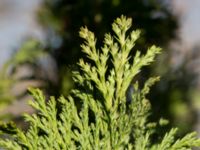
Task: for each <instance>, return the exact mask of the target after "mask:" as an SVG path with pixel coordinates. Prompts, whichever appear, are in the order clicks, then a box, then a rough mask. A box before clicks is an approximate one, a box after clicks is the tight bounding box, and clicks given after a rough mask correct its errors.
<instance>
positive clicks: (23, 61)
mask: <svg viewBox="0 0 200 150" xmlns="http://www.w3.org/2000/svg"><path fill="white" fill-rule="evenodd" d="M46 54H47V53H45V52H44V51H43V48H42V46H41V45H40V44H39V42H37V41H35V40H29V41H27V42H25V43H24V44H23V45H22V46H21V48H20V49H19V50H18V51H16V52H14V53H13V55H12V56H11V58H10V59H9V60H8V61H7V62H6V63H5V64H4V65H3V67H2V68H1V70H0V83H1V84H0V120H9V118H12V117H14V119H17V118H18V117H19V116H20V115H21V113H23V112H24V111H25V110H26V111H27V109H28V108H23V106H25V105H24V104H23V103H26V100H25V98H24V97H26V96H27V94H26V93H27V88H28V86H40V87H42V86H45V85H44V84H43V83H44V82H43V81H44V80H43V79H41V80H40V76H38V75H37V74H35V73H38V70H39V69H40V68H41V67H40V66H41V65H40V63H39V61H38V60H39V59H41V57H43V56H44V55H46ZM34 70H35V71H34ZM40 70H41V69H40ZM23 100H24V101H23Z"/></svg>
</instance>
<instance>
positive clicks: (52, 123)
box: [0, 16, 200, 150]
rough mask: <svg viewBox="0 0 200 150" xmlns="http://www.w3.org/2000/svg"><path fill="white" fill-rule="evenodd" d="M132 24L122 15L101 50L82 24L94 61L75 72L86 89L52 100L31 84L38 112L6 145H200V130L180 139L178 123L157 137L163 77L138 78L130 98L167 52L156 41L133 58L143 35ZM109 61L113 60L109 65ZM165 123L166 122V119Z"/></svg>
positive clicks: (15, 149) (165, 149)
mask: <svg viewBox="0 0 200 150" xmlns="http://www.w3.org/2000/svg"><path fill="white" fill-rule="evenodd" d="M131 25H132V21H131V19H127V18H126V17H124V16H121V18H117V19H116V20H115V21H114V23H113V25H112V28H113V31H114V33H115V35H114V36H112V35H111V34H106V35H105V40H104V46H103V47H102V48H101V49H100V50H98V49H96V39H95V36H94V34H93V33H92V32H91V31H89V30H88V29H87V27H83V28H81V31H80V36H81V37H82V38H83V39H85V42H84V44H82V45H81V47H82V50H83V52H84V53H85V54H86V55H87V57H88V59H89V61H88V62H87V61H85V60H83V59H81V60H80V61H79V63H78V65H79V66H80V69H81V71H79V72H78V71H76V72H74V81H75V82H76V83H77V84H78V85H79V87H83V88H85V89H84V90H83V89H82V88H76V89H74V90H72V93H71V95H69V96H68V97H67V98H64V97H60V98H59V99H58V103H56V100H55V99H54V97H51V98H50V100H49V101H48V102H47V103H46V98H45V96H44V94H43V93H42V92H41V91H40V90H39V89H31V90H30V91H31V93H32V95H33V97H34V101H30V105H31V106H32V107H33V108H35V109H36V110H37V111H38V113H37V114H32V115H28V114H26V115H25V119H26V121H28V122H29V123H30V127H29V129H28V130H27V132H23V131H22V130H20V129H16V130H14V131H15V132H14V133H15V134H14V135H11V136H10V137H9V136H8V137H9V138H6V139H3V138H2V139H1V140H0V146H1V147H3V148H5V149H10V150H24V149H28V150H36V149H38V150H40V149H41V150H43V149H56V150H59V149H60V150H61V149H89V150H90V149H91V150H92V149H103V150H104V149H109V150H111V149H112V150H122V149H123V150H124V149H127V150H132V149H133V150H183V149H185V150H186V149H191V148H192V147H193V146H200V140H199V139H197V138H196V137H195V136H196V134H195V133H190V134H187V135H186V136H185V137H183V138H180V139H178V140H175V139H176V137H175V135H176V133H177V129H176V128H175V129H171V130H170V131H169V132H168V133H166V134H165V136H164V137H163V138H161V137H159V138H158V139H162V140H157V141H156V142H155V140H154V142H153V141H152V138H153V135H154V132H155V130H156V127H157V123H152V122H149V120H148V116H149V115H150V111H151V105H150V103H149V101H148V100H147V99H146V95H147V94H148V93H149V89H150V87H151V86H152V85H153V84H154V83H155V82H156V81H158V80H159V78H158V77H155V78H150V79H149V80H148V81H147V82H146V83H145V84H144V86H143V88H142V89H139V85H138V82H136V83H133V87H134V92H133V93H132V100H131V102H130V104H128V103H127V96H126V95H127V94H126V93H127V90H128V88H129V86H130V84H131V82H132V80H133V78H134V77H135V76H136V75H137V74H138V73H139V72H140V70H141V69H142V67H143V66H146V65H149V64H150V63H152V62H153V61H154V58H155V56H156V54H158V53H160V51H161V49H160V48H158V47H156V46H152V47H150V48H149V49H148V51H147V53H146V54H145V55H142V54H141V53H140V52H139V51H136V55H135V56H134V58H133V59H130V58H131V57H132V56H131V55H130V51H131V50H132V49H133V47H134V45H135V42H136V40H137V39H138V38H139V34H140V31H139V30H136V31H131V32H130V34H129V35H127V31H128V30H129V29H130V27H131ZM110 60H111V61H110ZM109 63H112V65H111V67H109V69H108V64H109ZM81 89H82V90H81ZM94 92H96V93H94ZM95 94H98V96H95ZM75 99H79V100H80V104H81V107H77V105H76V104H75ZM58 104H59V107H57V105H58ZM58 108H60V109H59V110H58ZM160 123H165V121H164V120H163V119H161V120H160ZM8 128H9V126H6V128H5V127H4V128H1V130H2V131H3V132H2V133H3V134H4V135H5V134H6V132H7V133H10V132H8V131H9V130H8ZM12 131H13V130H12ZM6 137H7V136H6Z"/></svg>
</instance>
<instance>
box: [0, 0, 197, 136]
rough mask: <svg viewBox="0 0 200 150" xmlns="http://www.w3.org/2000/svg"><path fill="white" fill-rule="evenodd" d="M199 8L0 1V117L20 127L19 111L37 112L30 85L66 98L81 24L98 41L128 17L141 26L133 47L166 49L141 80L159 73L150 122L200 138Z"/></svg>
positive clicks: (122, 1) (145, 2) (160, 2)
mask: <svg viewBox="0 0 200 150" xmlns="http://www.w3.org/2000/svg"><path fill="white" fill-rule="evenodd" d="M199 7H200V1H199V0H190V1H187V0H171V1H168V0H132V1H130V0H29V1H27V0H0V120H4V121H9V120H10V119H14V120H15V121H16V122H17V123H18V124H19V125H20V124H22V125H23V123H22V122H21V114H22V113H24V112H28V113H31V112H33V110H32V109H31V108H30V107H29V106H28V105H27V100H28V99H29V98H30V97H29V96H28V93H27V88H28V87H30V86H33V87H40V88H41V89H43V90H44V91H45V93H46V95H47V96H49V95H55V96H56V97H58V96H59V95H61V94H62V95H64V96H66V95H67V94H68V93H69V91H70V89H71V88H72V87H73V86H74V85H73V82H72V80H71V70H73V69H76V62H77V61H78V59H79V58H80V57H83V56H82V53H81V51H80V46H79V45H80V44H81V43H82V41H81V40H80V38H79V36H78V31H79V28H80V27H81V26H85V25H86V26H88V28H89V29H90V30H92V31H93V32H95V34H96V37H97V38H98V42H97V45H99V43H100V42H99V41H102V40H103V35H104V33H105V32H108V31H110V30H111V23H112V22H113V20H114V19H115V18H116V17H119V16H120V15H121V14H124V15H126V16H128V17H132V19H133V29H136V28H139V29H140V30H141V31H142V37H141V38H140V39H139V40H138V43H137V45H136V47H135V49H140V50H142V52H143V53H145V51H146V49H147V48H148V47H149V46H150V45H152V44H155V45H157V46H160V47H162V48H163V53H162V54H161V55H160V56H159V57H158V58H157V61H156V62H155V63H154V64H153V65H151V66H150V67H149V68H144V70H143V72H142V73H141V75H140V77H139V80H140V81H141V82H144V81H145V80H146V79H147V78H148V77H150V76H155V75H160V76H161V81H160V82H159V83H157V84H156V85H155V86H154V88H153V89H152V92H151V94H150V95H149V99H150V100H151V103H152V108H153V117H152V119H153V120H154V119H157V118H160V117H164V118H166V119H169V120H170V121H171V123H170V124H169V126H178V127H179V128H180V131H181V133H185V132H188V131H191V130H197V131H198V133H199V135H200V44H199V42H200V30H199V24H200V10H199ZM133 54H134V51H133Z"/></svg>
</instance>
